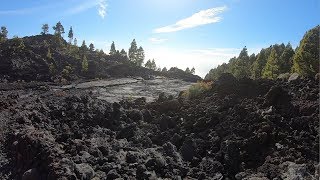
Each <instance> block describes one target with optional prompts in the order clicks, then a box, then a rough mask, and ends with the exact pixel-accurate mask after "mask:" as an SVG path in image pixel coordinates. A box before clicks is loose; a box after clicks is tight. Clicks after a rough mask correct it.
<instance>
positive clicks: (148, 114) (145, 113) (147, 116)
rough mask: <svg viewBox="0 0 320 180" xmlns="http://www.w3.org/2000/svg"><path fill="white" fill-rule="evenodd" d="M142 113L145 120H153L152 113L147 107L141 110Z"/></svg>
mask: <svg viewBox="0 0 320 180" xmlns="http://www.w3.org/2000/svg"><path fill="white" fill-rule="evenodd" d="M141 113H142V115H143V120H144V121H146V122H151V121H152V115H151V112H150V111H149V110H147V109H143V110H142V111H141Z"/></svg>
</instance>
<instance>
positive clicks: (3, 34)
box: [0, 26, 8, 41]
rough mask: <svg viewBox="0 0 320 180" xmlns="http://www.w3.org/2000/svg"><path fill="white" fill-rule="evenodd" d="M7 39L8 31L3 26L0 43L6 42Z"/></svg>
mask: <svg viewBox="0 0 320 180" xmlns="http://www.w3.org/2000/svg"><path fill="white" fill-rule="evenodd" d="M7 37H8V30H7V28H6V27H5V26H1V32H0V41H3V40H6V39H7Z"/></svg>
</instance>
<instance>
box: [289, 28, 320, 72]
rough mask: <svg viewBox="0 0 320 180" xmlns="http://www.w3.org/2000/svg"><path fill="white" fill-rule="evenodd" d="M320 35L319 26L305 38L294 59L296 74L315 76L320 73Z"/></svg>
mask: <svg viewBox="0 0 320 180" xmlns="http://www.w3.org/2000/svg"><path fill="white" fill-rule="evenodd" d="M319 33H320V26H319V25H318V26H316V27H315V28H313V29H311V30H309V31H308V32H307V33H306V34H305V35H304V36H303V39H302V40H301V41H300V45H299V48H298V49H297V52H296V54H295V55H294V58H293V71H294V72H297V73H299V74H301V75H303V76H314V75H315V74H316V73H319V65H320V64H319V51H320V47H319V43H320V42H319Z"/></svg>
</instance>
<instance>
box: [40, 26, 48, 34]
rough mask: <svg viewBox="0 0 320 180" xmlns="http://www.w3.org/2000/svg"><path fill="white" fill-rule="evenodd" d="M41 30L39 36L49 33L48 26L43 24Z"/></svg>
mask: <svg viewBox="0 0 320 180" xmlns="http://www.w3.org/2000/svg"><path fill="white" fill-rule="evenodd" d="M41 29H42V31H41V35H45V34H48V32H49V25H48V24H43V25H42V28H41Z"/></svg>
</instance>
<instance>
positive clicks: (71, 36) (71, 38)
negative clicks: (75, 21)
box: [68, 26, 73, 44]
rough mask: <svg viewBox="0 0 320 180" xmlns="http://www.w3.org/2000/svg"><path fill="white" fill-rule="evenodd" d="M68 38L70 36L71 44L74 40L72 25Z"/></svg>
mask: <svg viewBox="0 0 320 180" xmlns="http://www.w3.org/2000/svg"><path fill="white" fill-rule="evenodd" d="M68 38H69V44H71V42H72V40H73V30H72V26H71V27H70V30H69V33H68Z"/></svg>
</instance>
